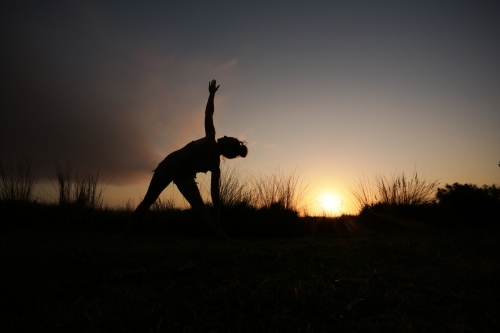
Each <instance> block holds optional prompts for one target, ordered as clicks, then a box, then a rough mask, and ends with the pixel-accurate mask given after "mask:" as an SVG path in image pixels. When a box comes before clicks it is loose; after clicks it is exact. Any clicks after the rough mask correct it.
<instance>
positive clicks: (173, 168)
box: [159, 138, 220, 178]
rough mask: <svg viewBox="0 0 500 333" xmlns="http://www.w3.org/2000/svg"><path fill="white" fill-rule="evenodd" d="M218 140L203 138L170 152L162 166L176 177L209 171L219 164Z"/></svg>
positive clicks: (194, 175)
mask: <svg viewBox="0 0 500 333" xmlns="http://www.w3.org/2000/svg"><path fill="white" fill-rule="evenodd" d="M219 162H220V159H219V155H218V154H217V153H216V142H215V141H209V140H208V139H207V138H201V139H198V140H196V141H191V142H190V143H188V144H187V145H185V146H184V147H183V148H181V149H179V150H177V151H174V152H172V153H171V154H169V155H168V156H167V157H166V158H165V159H164V160H163V161H162V162H161V163H160V165H159V166H160V167H162V168H166V169H167V170H166V171H168V173H169V174H171V175H172V176H173V177H174V178H179V177H196V173H197V172H207V171H211V170H213V169H214V168H216V167H218V166H219Z"/></svg>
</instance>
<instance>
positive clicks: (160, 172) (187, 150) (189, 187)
mask: <svg viewBox="0 0 500 333" xmlns="http://www.w3.org/2000/svg"><path fill="white" fill-rule="evenodd" d="M218 89H219V86H217V85H216V81H215V80H212V82H210V83H209V84H208V91H209V92H210V95H209V97H208V102H207V107H206V109H205V137H204V138H201V139H198V140H196V141H192V142H190V143H188V144H187V145H186V146H184V147H183V148H181V149H179V150H177V151H174V152H173V153H171V154H169V155H168V156H167V157H166V158H165V159H164V160H163V161H162V162H161V163H160V164H159V165H158V167H157V168H156V169H155V170H154V174H153V178H152V179H151V183H150V184H149V188H148V191H147V193H146V196H145V197H144V200H142V202H141V203H140V204H139V206H138V207H137V209H136V210H135V212H134V218H133V221H132V223H131V224H129V226H128V227H127V230H126V232H128V231H130V230H131V229H132V227H133V225H134V224H137V223H139V222H140V221H141V220H142V218H143V216H144V215H145V214H146V212H147V211H148V209H149V207H151V205H152V204H153V203H154V202H155V201H156V199H157V198H158V197H159V196H160V194H161V192H162V191H163V190H164V189H165V188H166V187H167V186H168V184H170V182H172V181H173V182H174V183H175V184H176V185H177V188H178V189H179V191H180V192H181V193H182V195H183V196H184V198H186V200H187V201H188V202H189V204H190V205H191V207H193V209H194V210H195V211H196V212H197V214H198V216H199V217H200V219H201V220H202V221H203V222H205V224H206V225H207V226H208V227H209V228H210V229H211V230H212V232H213V233H214V235H215V236H216V237H219V238H227V236H226V234H225V233H224V230H223V229H222V227H221V226H220V223H219V218H220V204H219V180H220V156H221V155H222V156H224V157H225V158H230V159H231V158H235V157H237V156H241V157H245V156H247V153H248V148H247V147H246V146H245V144H244V142H242V141H239V140H238V139H236V138H231V137H227V136H224V137H222V138H219V139H217V140H215V127H214V121H213V115H214V96H215V92H216V91H217V90H218ZM207 171H211V173H212V180H211V185H210V187H211V189H210V192H211V195H212V203H213V205H214V211H215V217H212V215H210V213H209V212H208V211H207V209H206V207H205V204H204V203H203V200H202V198H201V195H200V191H199V189H198V186H197V185H196V182H195V180H194V179H195V178H196V173H197V172H207Z"/></svg>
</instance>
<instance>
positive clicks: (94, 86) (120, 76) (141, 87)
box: [0, 6, 237, 184]
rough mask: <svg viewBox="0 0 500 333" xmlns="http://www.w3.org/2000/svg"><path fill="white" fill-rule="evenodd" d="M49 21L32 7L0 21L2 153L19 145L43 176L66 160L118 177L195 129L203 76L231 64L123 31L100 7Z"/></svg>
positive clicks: (150, 162) (133, 175)
mask: <svg viewBox="0 0 500 333" xmlns="http://www.w3.org/2000/svg"><path fill="white" fill-rule="evenodd" d="M68 10H69V9H68ZM76 12H78V11H76ZM50 20H51V18H50V17H49V18H46V19H44V18H43V15H41V13H37V12H35V13H34V14H32V15H25V14H20V13H18V14H17V16H16V15H14V14H13V18H12V19H10V20H8V21H6V22H7V23H6V25H7V27H8V29H6V30H7V31H11V32H12V33H11V34H10V35H8V36H5V38H4V46H5V48H4V50H5V51H4V53H3V55H2V64H1V74H2V77H3V78H2V93H1V96H0V107H1V110H2V111H1V114H0V142H1V143H2V144H1V145H0V156H2V158H4V157H12V158H14V159H15V158H16V157H18V156H20V155H21V153H23V152H24V153H26V154H28V155H30V156H32V157H33V158H34V159H35V161H37V162H38V163H40V171H39V175H40V176H41V177H48V178H51V177H53V176H54V173H55V164H54V163H55V162H56V161H58V162H61V163H65V162H66V161H69V162H70V163H71V164H72V165H73V166H74V168H78V169H80V170H86V171H97V170H99V171H100V174H101V175H102V176H103V177H104V178H106V179H108V180H109V179H111V178H113V183H115V184H125V183H133V182H137V181H140V180H143V179H144V178H145V177H149V176H150V172H151V170H152V169H154V168H155V167H156V164H157V163H158V162H160V161H161V159H162V158H163V157H164V155H165V154H166V153H168V152H170V151H171V150H173V149H177V148H180V147H182V146H183V145H184V144H186V143H187V142H189V140H193V139H196V138H197V136H200V135H204V133H203V118H200V115H201V116H202V111H203V109H204V105H205V103H206V98H207V96H208V92H207V86H208V81H209V80H210V78H212V77H215V75H216V74H220V73H221V72H222V73H226V74H227V73H228V72H230V71H232V70H234V68H235V66H236V63H237V61H236V60H235V59H233V60H231V61H229V62H225V63H222V64H221V63H218V62H216V61H211V60H203V59H180V58H179V57H177V56H176V55H175V52H171V50H169V49H165V48H161V47H159V46H158V45H160V44H161V43H155V41H147V42H137V40H133V39H127V38H125V32H123V31H121V30H120V29H119V26H114V25H113V22H112V20H110V19H109V17H107V16H106V15H105V13H103V12H102V10H100V8H99V7H92V6H90V8H86V10H84V11H83V13H82V14H81V15H76V16H75V19H74V20H68V19H67V20H66V21H65V22H66V23H65V24H63V25H62V27H60V28H54V26H55V25H52V22H50ZM68 30H69V31H68ZM202 78H203V80H202ZM179 140H182V141H183V143H182V144H181V142H179Z"/></svg>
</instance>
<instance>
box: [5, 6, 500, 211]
mask: <svg viewBox="0 0 500 333" xmlns="http://www.w3.org/2000/svg"><path fill="white" fill-rule="evenodd" d="M2 7H3V9H2V11H1V14H0V15H1V24H2V34H1V43H2V47H1V49H2V51H1V64H0V70H1V72H0V74H1V79H0V80H1V81H0V82H1V95H0V96H1V99H0V103H1V104H0V106H1V110H0V112H1V113H0V157H1V159H2V160H3V161H7V160H8V159H13V160H15V159H17V158H19V156H20V155H21V154H23V153H24V154H27V155H29V156H31V157H32V158H33V159H34V161H36V163H37V165H38V166H39V168H38V176H39V179H40V184H41V185H40V186H41V189H42V190H43V191H42V192H44V193H46V194H48V195H50V185H49V186H48V185H47V184H51V179H52V180H53V179H54V175H55V164H56V163H61V164H64V163H68V162H69V163H71V165H72V166H73V168H74V169H78V170H86V171H89V172H97V171H99V175H100V177H101V179H103V181H104V182H105V183H106V184H108V185H107V188H106V190H105V193H104V196H105V198H106V201H107V202H108V203H110V204H118V205H120V204H123V203H125V202H126V201H127V200H131V202H132V203H135V204H137V203H138V202H139V201H140V199H141V197H142V196H143V195H144V193H145V191H146V189H147V185H148V184H149V180H150V179H151V175H152V173H151V171H152V170H153V169H154V168H155V167H156V165H157V164H158V163H159V162H160V161H161V160H162V159H163V158H164V157H165V156H166V155H168V154H169V153H170V152H172V151H174V150H177V149H179V148H181V147H183V146H184V145H185V144H187V143H188V142H190V141H192V140H195V139H198V138H201V137H203V136H204V127H203V117H204V108H205V104H206V101H207V98H208V82H209V81H210V80H212V79H216V80H217V82H218V84H220V88H219V91H218V92H217V94H216V97H215V116H214V121H215V126H216V130H217V136H218V137H219V136H223V135H227V136H235V137H238V138H239V139H241V140H245V141H247V142H248V148H249V154H248V156H247V158H245V159H237V160H228V161H226V162H224V163H223V170H224V168H226V169H227V168H234V167H237V168H238V169H239V170H241V171H242V172H244V173H245V174H253V175H266V174H272V173H273V172H276V170H281V171H280V172H284V173H293V172H295V173H297V174H299V175H300V178H301V180H302V182H303V184H306V185H307V191H306V195H305V197H304V200H305V201H306V202H307V205H313V204H314V203H315V202H319V201H318V200H320V199H319V198H320V197H322V196H325V193H330V194H331V195H335V196H337V198H338V200H340V202H341V209H342V212H344V213H349V212H352V211H353V209H354V208H353V207H354V206H353V205H352V203H351V198H350V195H349V186H352V184H354V183H356V181H357V180H358V179H359V178H360V177H367V178H368V179H370V178H371V177H373V176H374V175H376V174H384V175H387V176H391V175H394V174H398V173H401V172H404V173H406V174H407V175H411V174H413V173H414V172H417V173H418V175H419V176H421V177H422V178H424V179H427V180H430V181H434V180H438V181H439V183H440V184H441V186H444V185H445V184H447V183H449V184H451V183H455V182H458V183H472V184H478V185H482V184H493V183H495V184H499V183H500V168H499V167H498V161H499V160H500V93H498V92H499V91H500V61H499V59H500V20H499V17H500V3H499V2H498V1H459V0H455V1H334V0H332V1H294V0H291V1H126V0H122V1H100V0H89V1H23V0H17V1H6V4H4V5H3V6H2ZM199 178H200V176H199ZM202 180H203V177H201V178H200V182H201V181H202ZM52 182H53V181H52ZM43 184H45V185H43ZM44 186H45V187H44ZM47 186H48V187H47ZM47 188H48V189H47ZM169 191H171V192H170V193H171V194H169V195H176V194H175V193H174V192H172V191H175V188H174V187H173V186H171V188H170V189H169ZM330 199H331V197H330ZM312 210H314V209H312Z"/></svg>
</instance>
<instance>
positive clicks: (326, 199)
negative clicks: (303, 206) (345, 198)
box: [318, 192, 342, 215]
mask: <svg viewBox="0 0 500 333" xmlns="http://www.w3.org/2000/svg"><path fill="white" fill-rule="evenodd" d="M318 203H319V211H320V213H321V214H326V215H340V213H341V210H342V198H341V197H340V195H338V194H337V193H335V192H323V193H321V194H320V195H319V196H318Z"/></svg>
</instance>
